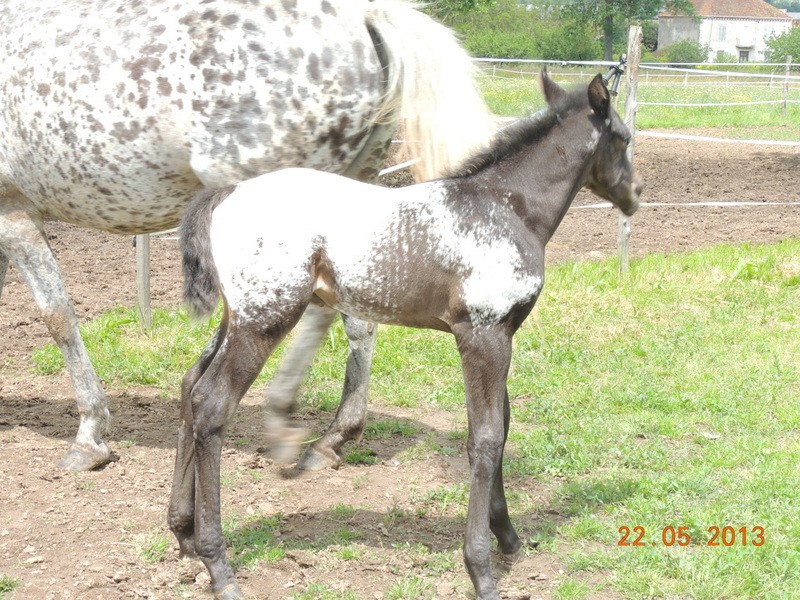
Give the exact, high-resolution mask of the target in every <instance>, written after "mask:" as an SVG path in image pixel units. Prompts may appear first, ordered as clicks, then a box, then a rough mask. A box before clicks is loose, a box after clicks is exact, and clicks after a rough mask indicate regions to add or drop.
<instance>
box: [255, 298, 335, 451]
mask: <svg viewBox="0 0 800 600" xmlns="http://www.w3.org/2000/svg"><path fill="white" fill-rule="evenodd" d="M335 316H336V311H335V310H332V309H330V308H327V307H321V306H316V305H313V304H311V305H309V306H308V308H306V312H305V314H304V315H303V318H302V319H301V320H300V325H299V326H298V328H297V331H296V332H295V336H294V338H293V339H292V342H291V343H290V344H289V348H288V349H287V351H286V353H285V354H284V358H283V361H282V362H281V366H280V367H279V368H278V371H277V372H276V373H275V375H274V376H273V378H272V380H271V381H270V383H269V386H268V387H267V390H266V398H267V417H266V419H267V423H266V425H267V428H266V429H267V432H266V439H267V444H268V445H269V448H270V451H271V453H272V457H273V458H274V459H275V461H276V462H278V463H281V464H286V463H289V462H291V461H293V460H294V459H295V458H297V455H298V454H299V453H300V449H301V447H302V446H301V444H302V443H303V442H304V441H305V438H306V430H305V429H304V428H302V427H300V426H298V425H296V424H294V423H293V422H292V421H291V420H290V417H291V413H292V412H294V410H295V408H296V407H297V395H298V390H299V389H300V385H301V384H302V383H303V379H305V376H306V373H307V372H308V368H309V367H310V366H311V363H312V362H313V360H314V356H316V354H317V350H318V349H319V346H320V344H321V343H322V338H324V337H325V334H326V333H327V332H328V329H329V328H330V326H331V323H332V322H333V319H334V317H335Z"/></svg>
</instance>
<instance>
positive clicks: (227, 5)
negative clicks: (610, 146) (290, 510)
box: [0, 0, 490, 470]
mask: <svg viewBox="0 0 800 600" xmlns="http://www.w3.org/2000/svg"><path fill="white" fill-rule="evenodd" d="M0 47H2V52H3V61H2V63H0V284H2V281H3V277H4V275H5V271H6V267H7V265H8V263H9V261H10V263H11V264H12V265H13V266H14V267H15V268H17V269H18V270H19V271H20V273H21V275H22V277H23V278H24V279H25V281H26V283H27V284H28V286H29V287H30V288H31V290H32V293H33V296H34V299H35V300H36V303H37V305H38V306H39V309H40V310H41V312H42V316H43V318H44V321H45V323H46V324H47V327H48V329H49V330H50V333H51V334H52V335H53V338H54V339H55V341H56V342H57V343H58V345H59V346H60V348H61V350H62V352H63V353H64V356H65V359H66V363H67V368H68V370H69V373H70V375H71V378H72V381H73V383H74V386H75V392H76V397H77V402H78V409H79V412H80V426H79V429H78V433H77V437H76V440H75V443H74V444H73V445H72V448H71V449H70V451H69V452H68V454H67V455H66V456H65V457H64V459H62V461H61V465H62V466H64V467H67V468H70V469H76V470H77V469H87V468H92V467H94V466H97V465H100V464H102V463H104V462H105V461H107V460H108V457H109V455H110V452H109V449H108V447H107V446H106V444H105V443H104V442H103V440H102V437H101V436H102V434H103V432H104V430H105V429H106V425H107V421H108V410H107V406H106V399H105V396H104V393H103V390H102V388H101V386H100V382H99V380H98V378H97V375H96V374H95V372H94V369H93V368H92V365H91V363H90V361H89V359H88V357H87V355H86V350H85V348H84V345H83V342H82V341H81V339H80V336H79V334H78V331H77V327H76V318H75V314H74V311H73V309H72V306H71V303H70V300H69V297H68V295H67V291H66V289H65V288H64V285H63V283H62V281H61V277H60V275H59V272H58V267H57V265H56V263H55V260H54V258H53V255H52V253H51V251H50V248H49V247H48V244H47V241H46V237H45V235H44V226H43V224H44V222H46V221H48V220H61V221H67V222H70V223H75V224H77V225H82V226H86V227H94V228H97V229H103V230H106V231H112V232H117V233H144V232H148V231H158V230H162V229H166V228H169V227H172V226H174V225H176V224H177V221H178V219H179V217H180V216H181V214H182V212H183V209H184V206H185V204H186V202H187V201H188V199H189V198H190V196H191V195H192V193H194V192H195V191H197V189H199V188H200V187H202V186H220V185H226V184H229V183H233V182H236V181H239V180H241V179H244V178H248V177H252V176H255V175H258V174H260V173H264V172H267V171H272V170H275V169H278V168H281V167H287V166H306V167H313V168H316V169H321V170H326V171H333V172H337V173H340V174H344V175H347V176H350V177H354V178H360V179H370V178H373V177H374V176H375V174H376V173H377V171H378V169H379V168H380V166H381V164H382V162H383V159H384V157H385V153H386V148H387V145H388V141H389V139H390V136H391V134H392V132H393V131H394V128H395V125H396V121H397V117H398V115H400V114H402V115H403V116H404V117H406V116H407V115H410V116H411V117H412V118H410V119H408V123H407V126H406V131H407V134H406V135H407V136H408V137H409V139H410V140H411V144H410V149H411V151H412V153H417V154H419V155H421V156H422V157H423V161H422V163H421V164H420V166H419V169H420V173H421V175H422V176H423V177H429V176H432V175H433V174H435V173H437V172H438V171H439V169H440V168H441V167H442V165H444V166H449V165H450V164H451V163H453V162H457V160H458V156H460V154H461V153H462V152H464V151H465V150H466V149H468V148H469V147H470V146H472V145H474V144H475V143H476V142H480V141H482V140H484V139H486V136H487V135H488V133H487V132H488V130H489V128H490V122H489V115H488V113H487V112H486V111H485V108H484V107H483V104H482V101H481V100H480V97H479V95H478V94H477V93H476V91H475V89H474V86H473V83H472V79H471V71H470V68H471V66H470V61H469V58H468V57H467V55H466V54H465V53H464V52H463V50H461V48H460V47H459V46H458V44H457V43H455V41H454V40H453V38H452V35H451V34H450V32H449V31H448V30H447V29H446V28H444V27H442V26H441V25H438V24H437V23H435V22H434V21H432V20H431V19H429V18H428V17H426V16H425V15H423V14H421V13H419V12H418V11H416V10H415V9H414V8H413V6H412V5H410V4H407V3H404V2H402V0H374V1H368V0H282V1H280V2H279V1H277V0H248V1H247V2H241V1H238V0H218V1H216V2H188V3H187V2H178V1H177V0H175V1H166V0H149V1H148V2H142V1H140V0H133V1H131V0H37V1H36V2H30V1H28V0H6V1H5V2H3V3H2V5H0ZM464 111H466V114H467V115H468V116H467V117H466V118H459V113H460V114H461V115H463V114H464ZM465 123H466V124H469V127H465ZM445 141H446V142H447V143H449V144H450V145H449V146H448V147H444V146H441V145H440V142H445ZM357 226H358V225H357V221H354V224H353V227H354V228H357ZM326 318H327V319H328V322H329V321H330V318H332V317H326ZM366 362H367V363H368V362H369V360H368V358H367V360H366ZM356 387H358V389H360V390H363V389H364V386H363V385H362V386H360V387H359V386H356Z"/></svg>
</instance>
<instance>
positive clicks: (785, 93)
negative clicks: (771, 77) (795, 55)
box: [781, 54, 792, 117]
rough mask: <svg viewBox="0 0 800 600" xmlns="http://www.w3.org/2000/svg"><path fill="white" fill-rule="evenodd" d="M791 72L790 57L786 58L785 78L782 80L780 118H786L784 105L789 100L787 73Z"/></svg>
mask: <svg viewBox="0 0 800 600" xmlns="http://www.w3.org/2000/svg"><path fill="white" fill-rule="evenodd" d="M791 70H792V55H791V54H789V55H788V56H787V57H786V77H784V78H783V108H782V109H781V116H784V117H785V116H786V104H787V99H788V98H789V73H790V72H791Z"/></svg>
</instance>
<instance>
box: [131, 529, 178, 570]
mask: <svg viewBox="0 0 800 600" xmlns="http://www.w3.org/2000/svg"><path fill="white" fill-rule="evenodd" d="M171 544H172V539H171V538H170V537H168V536H167V535H166V534H164V533H163V532H162V531H161V530H151V531H148V532H147V533H141V534H138V535H135V536H133V546H134V548H135V550H136V555H137V556H138V557H139V560H141V561H142V562H143V563H145V564H153V563H157V562H161V561H162V560H164V557H165V556H166V555H167V550H168V549H169V548H170V546H171Z"/></svg>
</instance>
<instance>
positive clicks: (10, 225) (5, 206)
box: [0, 195, 111, 471]
mask: <svg viewBox="0 0 800 600" xmlns="http://www.w3.org/2000/svg"><path fill="white" fill-rule="evenodd" d="M26 207H27V208H32V207H29V206H28V202H27V200H26V199H25V198H23V197H21V196H19V195H17V196H15V197H13V198H8V197H6V198H2V199H0V252H2V253H3V254H5V256H6V257H7V260H10V261H11V263H12V264H13V265H14V267H16V268H17V270H18V271H19V272H20V274H21V275H22V277H23V279H24V280H25V282H26V283H27V284H28V287H29V288H30V290H31V292H32V294H33V298H34V300H35V301H36V304H37V305H38V307H39V310H40V311H41V314H42V318H43V319H44V322H45V324H46V325H47V328H48V330H49V331H50V335H52V336H53V339H54V340H55V341H56V343H57V344H58V346H59V348H61V352H62V353H63V354H64V360H65V361H66V364H67V370H68V371H69V374H70V377H71V378H72V384H73V386H74V387H75V395H76V399H77V403H78V412H79V413H80V425H79V426H78V434H77V436H76V438H75V442H74V443H73V444H72V447H71V448H70V450H69V451H68V452H67V454H66V455H64V457H63V458H62V459H61V461H60V462H59V466H60V467H62V468H65V469H70V470H72V471H85V470H88V469H92V468H94V467H97V466H100V465H102V464H104V463H106V462H108V459H109V457H110V456H111V452H110V451H109V449H108V447H107V446H106V444H105V443H104V442H103V440H102V439H101V437H100V436H101V435H102V434H103V433H104V432H105V430H106V429H107V427H108V421H109V414H108V404H107V402H106V396H105V394H104V393H103V389H102V387H101V386H100V380H99V379H98V377H97V375H96V374H95V371H94V368H93V367H92V364H91V362H90V360H89V356H88V354H87V353H86V348H85V346H84V345H83V340H82V339H81V337H80V334H79V333H78V320H77V318H76V316H75V311H74V309H73V307H72V302H71V301H70V299H69V295H68V294H67V290H66V288H65V287H64V283H63V282H62V280H61V274H60V273H59V270H58V265H57V264H56V261H55V258H54V257H53V253H52V251H51V249H50V246H49V244H48V243H47V238H46V237H45V234H44V229H43V227H42V223H41V221H40V220H39V219H38V218H36V217H33V216H32V214H33V211H32V210H31V212H29V211H28V210H26Z"/></svg>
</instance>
